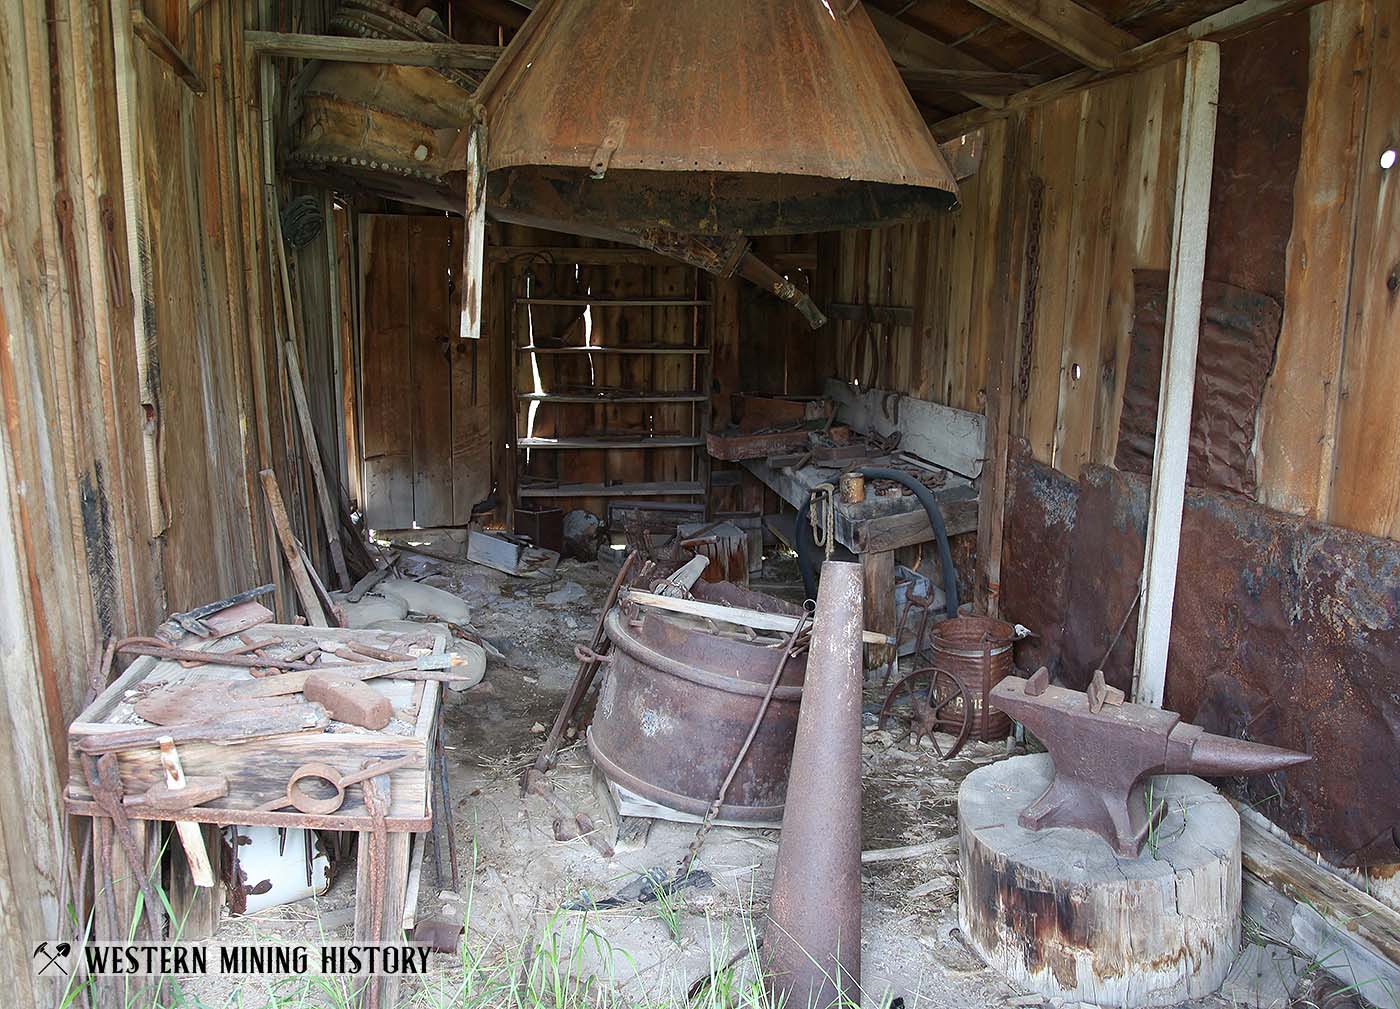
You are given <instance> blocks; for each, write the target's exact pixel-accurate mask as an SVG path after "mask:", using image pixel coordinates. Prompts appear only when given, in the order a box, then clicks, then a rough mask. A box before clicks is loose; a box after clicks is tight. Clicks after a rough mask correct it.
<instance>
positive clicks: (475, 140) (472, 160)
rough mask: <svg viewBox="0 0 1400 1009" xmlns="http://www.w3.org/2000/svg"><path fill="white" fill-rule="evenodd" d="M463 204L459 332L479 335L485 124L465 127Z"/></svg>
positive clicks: (468, 337) (483, 265)
mask: <svg viewBox="0 0 1400 1009" xmlns="http://www.w3.org/2000/svg"><path fill="white" fill-rule="evenodd" d="M466 141H467V149H466V156H465V160H466V166H467V171H466V179H465V188H466V192H467V202H466V206H465V207H464V208H463V211H462V217H463V222H464V223H463V225H462V277H461V292H462V315H461V320H460V323H461V325H460V334H459V335H460V336H461V337H462V339H464V340H479V339H481V296H482V288H483V286H484V285H485V282H486V281H485V276H486V124H485V123H482V122H476V123H472V124H471V125H469V126H468V127H467V128H466Z"/></svg>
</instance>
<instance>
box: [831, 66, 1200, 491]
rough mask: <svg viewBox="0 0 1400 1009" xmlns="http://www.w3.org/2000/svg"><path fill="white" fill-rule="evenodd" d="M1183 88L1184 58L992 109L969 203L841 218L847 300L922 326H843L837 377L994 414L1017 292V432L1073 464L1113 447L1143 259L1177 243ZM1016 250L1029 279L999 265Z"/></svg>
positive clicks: (1066, 465) (842, 295)
mask: <svg viewBox="0 0 1400 1009" xmlns="http://www.w3.org/2000/svg"><path fill="white" fill-rule="evenodd" d="M1181 92H1182V64H1181V62H1180V61H1179V60H1178V61H1175V62H1172V63H1169V64H1166V65H1164V66H1161V67H1157V68H1154V69H1152V70H1149V71H1147V72H1146V73H1143V74H1139V75H1136V76H1133V77H1124V78H1120V79H1118V80H1114V81H1111V82H1109V83H1107V84H1103V85H1100V86H1098V87H1094V88H1089V89H1086V90H1083V91H1080V92H1077V93H1074V94H1071V95H1067V96H1065V97H1062V98H1060V99H1058V100H1056V101H1054V102H1051V103H1049V104H1047V105H1043V106H1039V107H1037V108H1033V109H1030V110H1028V111H1027V112H1025V113H1021V114H1019V115H1018V116H1016V117H1014V118H1012V119H1009V120H1004V121H1001V122H998V123H994V124H992V125H991V126H989V127H987V128H986V129H987V134H986V145H987V146H986V155H985V157H984V158H983V161H982V164H981V167H980V169H979V171H978V173H977V174H976V175H974V176H973V177H971V178H969V179H967V180H965V181H964V182H963V183H962V184H961V190H962V192H961V197H962V203H961V206H960V207H959V209H957V210H956V211H954V212H952V213H950V214H948V215H946V216H944V217H941V218H938V219H935V220H933V221H928V222H922V223H918V224H907V225H900V226H897V227H892V228H885V229H881V230H878V231H856V232H845V233H843V234H842V236H841V243H840V258H839V265H838V267H837V270H836V278H837V279H836V285H837V293H838V299H837V300H839V301H842V302H849V303H853V304H875V305H897V306H909V307H912V308H913V310H914V325H913V326H912V327H904V326H892V325H886V326H880V325H870V326H867V325H865V324H863V323H857V322H851V321H843V322H839V323H836V324H835V325H836V326H837V327H838V328H837V331H836V339H837V348H838V355H837V361H838V368H837V375H838V376H840V377H842V378H844V379H846V380H848V381H852V380H854V381H859V382H861V383H862V384H865V385H869V386H874V387H876V388H882V389H893V390H895V391H898V392H903V393H907V394H909V395H913V396H918V397H920V398H923V399H929V400H932V401H934V402H937V403H944V404H947V405H949V406H954V407H958V408H960V409H963V410H971V411H975V412H982V411H983V410H985V409H986V399H987V388H988V383H989V381H990V379H991V365H992V362H993V361H994V360H995V355H996V353H997V352H998V350H999V347H1000V344H1001V341H1002V340H1003V339H1004V337H1005V332H1004V329H1005V320H1006V319H1007V318H1008V313H1007V312H1006V311H1005V309H1006V306H1007V304H1008V303H1009V305H1010V307H1011V308H1012V311H1011V313H1010V314H1009V318H1010V319H1011V321H1012V323H1013V325H1015V327H1016V329H1017V332H1016V334H1015V336H1016V341H1017V346H1018V348H1019V353H1018V357H1017V359H1016V360H1015V361H1013V362H1012V367H1013V371H1012V375H1013V377H1014V378H1015V382H1014V385H1013V402H1012V409H1011V433H1012V434H1013V435H1014V436H1019V437H1024V438H1026V439H1028V440H1029V441H1030V443H1031V446H1032V450H1033V451H1034V453H1035V455H1036V458H1038V459H1040V460H1041V461H1043V462H1049V463H1052V464H1053V465H1055V466H1056V467H1057V468H1059V469H1062V470H1064V471H1066V472H1069V473H1077V472H1078V471H1079V468H1080V467H1082V466H1083V465H1084V464H1085V463H1086V462H1089V461H1095V462H1111V461H1112V457H1113V452H1114V448H1115V446H1116V443H1117V435H1118V411H1119V409H1120V407H1121V402H1122V388H1123V384H1122V383H1123V375H1124V371H1125V368H1124V365H1125V364H1126V354H1127V348H1128V337H1129V326H1128V322H1129V320H1130V318H1131V313H1132V292H1133V284H1132V271H1133V269H1134V267H1139V266H1155V267H1164V266H1165V265H1166V262H1167V253H1168V251H1169V248H1170V243H1171V233H1170V215H1171V204H1172V198H1173V187H1174V184H1175V165H1176V134H1177V123H1178V119H1179V117H1180V105H1181ZM1012 131H1019V132H1020V134H1021V136H1020V141H1021V142H1020V143H1019V144H1018V145H1017V146H1016V148H1015V149H1016V150H1017V152H1018V153H1017V154H1016V155H1015V156H1014V157H1012V158H1008V154H1007V152H1008V150H1011V149H1012V147H1011V137H1010V134H1011V132H1012ZM1008 173H1010V175H1011V176H1012V178H1011V179H1009V180H1008V178H1007V175H1008ZM1008 182H1009V183H1010V185H1009V187H1008ZM1008 192H1009V193H1010V194H1012V195H1011V198H1008V197H1007V194H1008ZM1017 214H1020V215H1024V225H1023V226H1022V227H1019V228H1018V227H1013V226H1012V220H1011V218H1012V217H1013V216H1014V215H1017ZM1023 235H1024V236H1025V238H1024V242H1022V241H1021V236H1023ZM1009 242H1014V243H1015V247H1014V248H1006V247H1005V246H1006V244H1007V243H1009ZM1032 243H1034V246H1035V251H1034V252H1032V253H1030V254H1029V255H1028V253H1027V247H1028V246H1030V245H1031V244H1032ZM1008 258H1009V259H1010V260H1013V261H1015V262H1014V266H1015V270H1014V271H1013V275H1014V276H1017V277H1022V278H1023V283H1022V286H1021V288H1020V289H1019V290H1016V291H1010V292H1008V291H1005V290H1002V289H1001V285H1002V283H1003V281H1002V277H1003V276H1004V275H1003V274H1002V273H1000V272H999V271H998V270H997V269H996V268H995V264H996V263H997V262H999V261H1006V260H1007V259H1008ZM1028 298H1029V299H1033V301H1032V302H1030V304H1029V305H1028V302H1027V299H1028Z"/></svg>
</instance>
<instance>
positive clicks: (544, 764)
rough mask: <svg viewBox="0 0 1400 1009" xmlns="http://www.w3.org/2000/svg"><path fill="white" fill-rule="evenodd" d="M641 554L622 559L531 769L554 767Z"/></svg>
mask: <svg viewBox="0 0 1400 1009" xmlns="http://www.w3.org/2000/svg"><path fill="white" fill-rule="evenodd" d="M637 556H638V555H637V551H635V550H633V551H632V552H631V553H629V554H628V555H627V559H626V560H624V561H623V562H622V567H620V568H618V571H617V577H616V578H614V579H613V583H612V587H611V588H610V589H608V594H607V596H606V597H605V598H604V599H603V605H602V607H601V608H600V609H599V610H598V623H597V625H596V626H595V627H594V628H593V637H592V638H591V639H590V640H589V644H588V651H587V652H586V653H579V655H578V660H579V662H578V672H576V673H575V674H574V682H573V684H572V685H570V687H569V692H568V694H567V695H565V697H564V703H563V705H562V706H560V708H559V713H558V714H557V715H555V716H554V724H553V725H552V726H550V729H549V735H547V736H545V739H544V746H543V747H542V748H541V749H540V753H539V756H537V757H536V758H535V762H534V764H532V765H531V767H530V771H538V772H541V773H543V772H545V771H548V770H549V769H550V768H552V767H553V766H554V755H555V754H556V753H558V752H559V744H560V742H561V741H562V740H563V738H564V730H565V729H566V728H567V727H568V725H569V721H570V720H571V719H572V718H573V717H574V712H575V711H576V710H578V706H579V705H580V704H582V703H583V699H584V697H586V696H587V695H588V688H589V687H591V686H592V685H593V677H594V676H595V675H596V674H597V672H598V666H599V660H598V656H599V655H601V654H604V653H606V652H607V648H606V647H605V642H606V641H607V635H606V634H605V633H604V631H603V621H604V620H605V619H607V615H608V611H609V610H611V609H612V608H613V605H614V604H615V603H616V602H617V596H618V593H620V592H621V591H622V586H623V585H625V584H626V583H627V576H628V575H629V574H630V573H631V571H632V568H633V567H634V566H635V565H636V563H637ZM529 774H530V772H529V771H527V772H526V773H525V774H524V775H522V776H521V779H520V794H521V795H524V794H525V792H526V790H527V787H528V778H529Z"/></svg>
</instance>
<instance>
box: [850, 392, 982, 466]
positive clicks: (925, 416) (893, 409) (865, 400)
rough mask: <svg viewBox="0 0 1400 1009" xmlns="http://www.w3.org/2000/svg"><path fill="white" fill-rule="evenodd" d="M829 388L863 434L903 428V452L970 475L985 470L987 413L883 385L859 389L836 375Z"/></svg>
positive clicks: (886, 433)
mask: <svg viewBox="0 0 1400 1009" xmlns="http://www.w3.org/2000/svg"><path fill="white" fill-rule="evenodd" d="M825 393H826V396H827V397H828V398H829V399H831V400H832V401H833V402H834V403H836V404H837V410H838V413H837V416H838V419H839V420H840V421H841V422H842V423H843V424H849V425H850V426H851V427H852V428H854V429H855V430H857V431H860V432H861V433H862V434H875V435H880V436H888V435H890V434H893V433H894V432H895V431H899V432H900V434H901V437H900V443H899V447H900V450H901V451H904V452H912V453H913V454H914V455H917V456H919V457H920V458H922V459H926V460H928V461H929V462H932V463H937V464H938V465H939V466H942V467H944V468H945V469H950V470H952V471H953V472H954V473H961V474H962V475H963V476H966V477H975V476H976V475H977V474H978V473H980V472H981V470H982V458H983V456H984V454H985V445H986V418H985V417H983V416H982V415H981V414H977V413H972V412H970V411H967V410H958V409H954V408H953V407H950V406H943V405H942V404H941V403H930V402H928V401H927V400H923V399H915V398H914V397H912V396H904V395H899V394H892V393H886V392H885V391H883V390H880V389H864V390H862V389H856V388H854V387H853V386H850V385H847V384H846V383H845V382H838V381H836V380H835V379H829V380H828V381H827V383H826V388H825ZM888 396H894V397H895V398H893V399H887V397H888Z"/></svg>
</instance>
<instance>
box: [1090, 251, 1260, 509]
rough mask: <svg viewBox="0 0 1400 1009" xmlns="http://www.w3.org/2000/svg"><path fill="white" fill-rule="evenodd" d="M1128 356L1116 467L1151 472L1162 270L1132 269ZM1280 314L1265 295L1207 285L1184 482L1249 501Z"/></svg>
mask: <svg viewBox="0 0 1400 1009" xmlns="http://www.w3.org/2000/svg"><path fill="white" fill-rule="evenodd" d="M1133 286H1134V304H1135V309H1134V312H1133V339H1132V351H1131V354H1130V356H1129V358H1128V375H1127V384H1126V386H1125V387H1124V390H1123V419H1122V424H1121V426H1120V427H1119V430H1118V455H1117V459H1116V463H1117V465H1118V468H1119V469H1123V470H1127V471H1129V472H1131V473H1151V472H1152V449H1153V444H1154V441H1155V438H1156V434H1157V394H1158V389H1159V388H1160V386H1161V383H1162V344H1163V334H1164V333H1165V318H1166V307H1167V273H1166V271H1165V270H1134V271H1133ZM1282 322H1283V309H1282V308H1281V307H1280V306H1279V303H1278V302H1277V301H1275V300H1274V299H1273V298H1270V297H1269V296H1268V295H1264V294H1257V293H1255V292H1253V291H1245V290H1243V289H1241V288H1238V287H1231V286H1230V285H1228V284H1217V283H1214V282H1212V281H1206V282H1205V285H1204V288H1203V291H1202V302H1201V343H1200V350H1199V351H1198V353H1197V356H1196V390H1195V398H1194V401H1193V403H1192V407H1191V453H1190V456H1189V457H1188V459H1187V464H1186V481H1187V483H1188V484H1189V485H1190V486H1192V487H1210V488H1214V489H1217V490H1229V491H1234V492H1235V493H1237V494H1246V495H1250V496H1253V494H1254V490H1255V473H1254V452H1253V446H1254V425H1255V421H1256V420H1257V419H1258V416H1259V401H1260V399H1262V398H1263V395H1264V382H1265V380H1267V379H1268V377H1269V370H1270V368H1272V367H1273V363H1274V348H1275V346H1276V345H1277V344H1278V334H1279V327H1280V326H1281V324H1282Z"/></svg>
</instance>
